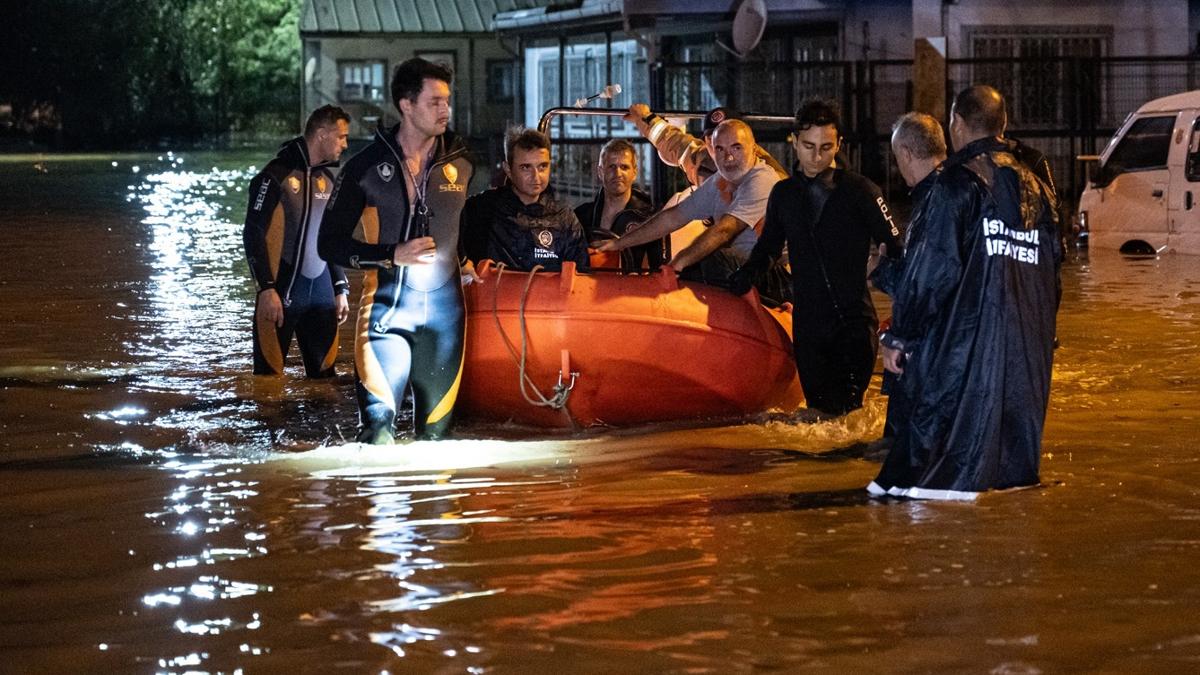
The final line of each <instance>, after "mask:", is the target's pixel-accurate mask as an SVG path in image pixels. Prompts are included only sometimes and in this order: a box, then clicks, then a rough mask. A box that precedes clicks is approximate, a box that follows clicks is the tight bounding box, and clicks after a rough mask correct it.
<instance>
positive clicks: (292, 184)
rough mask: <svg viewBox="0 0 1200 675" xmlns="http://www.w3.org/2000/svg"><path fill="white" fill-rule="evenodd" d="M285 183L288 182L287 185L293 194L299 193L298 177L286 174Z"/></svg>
mask: <svg viewBox="0 0 1200 675" xmlns="http://www.w3.org/2000/svg"><path fill="white" fill-rule="evenodd" d="M287 184H288V187H289V188H291V189H292V194H294V195H298V194H300V179H299V178H296V177H295V176H288V179H287Z"/></svg>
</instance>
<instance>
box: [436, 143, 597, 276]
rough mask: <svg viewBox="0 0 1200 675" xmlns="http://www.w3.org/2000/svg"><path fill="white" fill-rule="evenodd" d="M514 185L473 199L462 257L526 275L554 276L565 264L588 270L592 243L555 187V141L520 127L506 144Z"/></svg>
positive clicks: (464, 222)
mask: <svg viewBox="0 0 1200 675" xmlns="http://www.w3.org/2000/svg"><path fill="white" fill-rule="evenodd" d="M504 157H505V160H504V164H503V168H504V173H505V175H506V176H507V177H508V183H507V184H506V185H503V186H501V187H498V188H493V189H491V190H486V191H484V192H481V193H479V194H477V195H475V196H474V197H471V198H470V199H468V200H467V203H466V205H465V206H464V207H463V212H462V220H461V222H460V227H461V234H460V237H459V241H460V242H461V244H460V249H459V254H460V257H465V258H466V259H467V260H468V261H469V262H470V263H471V264H472V265H474V264H476V263H478V262H479V261H481V260H483V259H484V258H490V259H492V260H493V261H495V262H496V263H502V264H504V265H505V266H507V267H509V268H512V269H516V270H522V271H529V270H532V269H533V268H534V267H535V266H541V268H542V269H544V270H546V271H550V272H557V271H559V270H560V269H562V263H563V261H567V260H570V261H572V262H574V263H575V264H576V265H577V266H578V268H579V269H580V270H586V269H588V251H587V240H586V239H585V238H584V234H583V227H582V226H581V225H580V224H579V219H578V218H576V217H575V212H574V211H572V210H571V207H570V206H568V205H566V204H564V203H563V202H560V201H559V200H557V199H555V197H554V195H553V191H552V190H549V189H547V188H549V186H550V139H549V138H547V137H546V135H545V134H542V133H540V132H537V131H534V130H533V129H525V128H523V127H515V128H512V129H509V131H508V134H507V136H506V137H505V141H504Z"/></svg>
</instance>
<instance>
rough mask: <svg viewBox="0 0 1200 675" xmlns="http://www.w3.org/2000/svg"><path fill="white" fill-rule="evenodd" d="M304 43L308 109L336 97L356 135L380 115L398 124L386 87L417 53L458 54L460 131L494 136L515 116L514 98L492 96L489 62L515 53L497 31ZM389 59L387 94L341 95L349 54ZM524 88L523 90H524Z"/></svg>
mask: <svg viewBox="0 0 1200 675" xmlns="http://www.w3.org/2000/svg"><path fill="white" fill-rule="evenodd" d="M303 43H304V56H303V58H304V66H303V71H302V72H303V78H304V94H303V108H304V110H303V111H302V113H301V114H302V115H307V112H308V111H310V110H312V109H313V108H316V107H319V106H322V105H325V104H328V103H332V104H334V105H339V106H342V107H343V108H345V109H346V111H347V112H349V113H350V115H351V116H352V117H353V118H354V121H353V123H352V124H351V129H350V133H351V136H353V137H356V138H361V137H365V136H369V135H370V134H371V133H373V131H374V128H375V123H376V120H377V119H378V120H379V121H381V122H382V123H383V124H385V125H390V124H394V123H395V122H396V119H397V116H396V111H395V108H394V106H393V105H392V102H391V95H390V93H388V92H387V91H386V87H387V86H388V83H390V81H391V73H392V70H393V69H395V67H396V66H397V65H398V64H400V63H402V62H403V61H405V60H407V59H409V58H412V57H413V56H424V57H426V58H429V56H430V54H431V53H432V54H435V55H437V54H442V55H445V54H448V53H452V54H453V60H454V68H455V78H454V86H453V90H454V91H453V97H452V99H451V105H452V106H453V109H454V113H453V115H454V118H453V121H452V123H451V128H453V129H454V130H455V131H457V132H458V133H460V134H462V135H464V136H468V137H488V136H492V135H494V134H498V133H502V132H503V129H504V128H505V126H506V124H507V123H508V121H509V120H510V119H511V118H512V114H513V113H512V101H490V100H489V99H488V86H487V85H488V81H487V78H488V72H487V69H488V62H489V61H504V60H511V59H512V58H513V57H512V55H511V54H509V53H508V52H507V51H506V50H505V49H504V48H503V47H502V46H501V44H500V42H499V41H498V40H497V39H496V38H495V37H493V36H491V35H483V36H480V35H437V36H424V35H422V36H399V35H393V36H377V35H365V36H352V37H309V36H305V37H304V38H303ZM372 59H382V60H384V61H385V73H384V87H385V94H384V100H383V101H381V102H378V103H375V104H372V103H362V102H343V101H340V100H339V94H338V92H339V87H340V84H341V83H340V73H339V70H338V63H339V62H340V61H344V60H372ZM518 91H519V90H518Z"/></svg>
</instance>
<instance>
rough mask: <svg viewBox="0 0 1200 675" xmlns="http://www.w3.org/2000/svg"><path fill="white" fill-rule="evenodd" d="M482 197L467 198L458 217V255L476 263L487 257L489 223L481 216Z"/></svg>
mask: <svg viewBox="0 0 1200 675" xmlns="http://www.w3.org/2000/svg"><path fill="white" fill-rule="evenodd" d="M483 199H484V197H483V196H482V195H475V196H474V197H471V198H469V199H467V201H466V203H465V204H463V209H462V213H460V214H459V217H458V228H459V229H458V257H459V259H460V260H462V259H466V260H470V261H471V262H472V263H474V264H476V265H478V264H479V261H481V260H483V259H484V258H486V257H487V244H488V232H489V231H490V224H489V223H488V222H487V220H485V219H484V217H483V211H484V209H482V208H480V202H482V201H483Z"/></svg>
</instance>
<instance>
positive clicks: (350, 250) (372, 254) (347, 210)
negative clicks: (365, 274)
mask: <svg viewBox="0 0 1200 675" xmlns="http://www.w3.org/2000/svg"><path fill="white" fill-rule="evenodd" d="M366 203H367V198H366V195H365V194H363V190H362V186H360V185H359V184H358V179H357V176H356V175H355V174H353V173H352V172H351V171H350V170H349V167H347V169H346V170H344V171H342V172H341V173H340V174H338V177H337V182H336V183H334V187H333V194H332V195H330V197H329V205H328V206H327V207H325V215H324V216H323V217H322V218H321V232H320V234H319V235H318V237H317V252H318V253H319V254H320V255H321V258H322V259H324V260H325V261H326V262H328V263H330V264H332V265H341V266H343V267H353V268H355V269H359V268H363V267H390V266H391V264H392V255H393V253H394V252H395V248H396V247H395V246H394V245H392V244H368V243H366V242H361V241H358V240H357V239H355V238H354V229H355V228H356V227H358V219H359V218H360V217H362V212H363V209H364V208H365V207H366Z"/></svg>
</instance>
